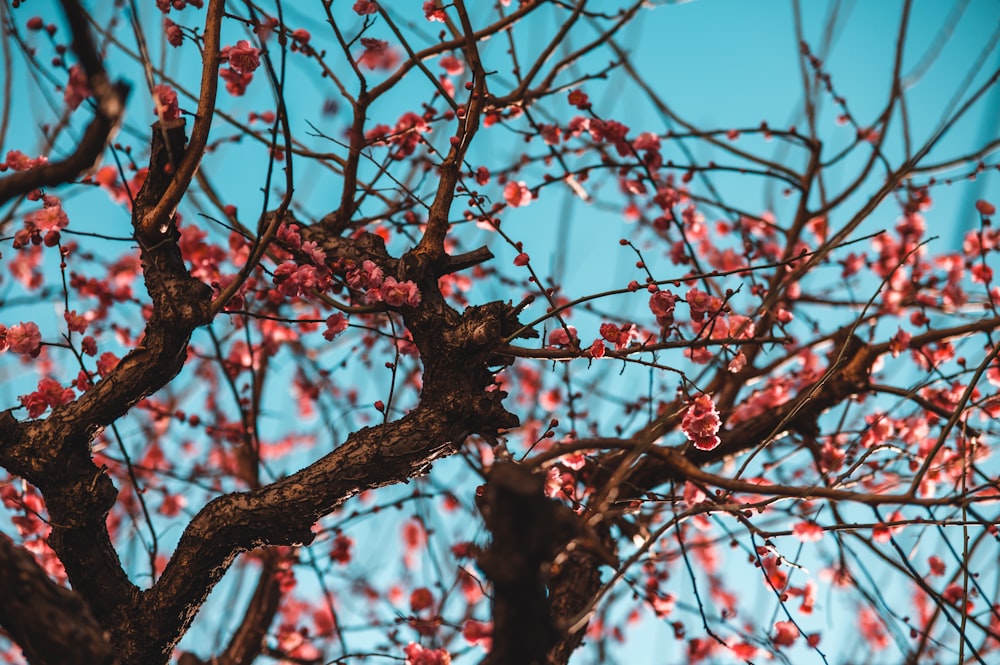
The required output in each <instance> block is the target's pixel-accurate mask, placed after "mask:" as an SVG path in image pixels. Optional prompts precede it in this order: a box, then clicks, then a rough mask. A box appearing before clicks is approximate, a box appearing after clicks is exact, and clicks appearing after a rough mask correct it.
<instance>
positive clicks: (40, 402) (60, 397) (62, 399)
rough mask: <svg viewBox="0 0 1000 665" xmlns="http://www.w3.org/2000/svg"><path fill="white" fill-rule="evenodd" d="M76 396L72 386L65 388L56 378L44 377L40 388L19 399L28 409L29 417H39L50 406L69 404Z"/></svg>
mask: <svg viewBox="0 0 1000 665" xmlns="http://www.w3.org/2000/svg"><path fill="white" fill-rule="evenodd" d="M74 397H76V393H74V392H73V389H72V388H63V387H62V385H60V383H59V382H58V381H56V380H55V379H50V378H44V379H42V380H41V381H39V382H38V390H36V391H35V392H33V393H30V394H28V395H21V396H20V397H19V398H18V399H19V400H20V401H21V404H22V405H23V406H25V407H26V408H27V409H28V417H29V418H37V417H38V416H40V415H42V414H43V413H45V411H46V410H47V409H48V408H49V407H52V408H53V409H54V408H56V407H57V406H59V405H61V404H69V403H70V402H72V401H73V398H74Z"/></svg>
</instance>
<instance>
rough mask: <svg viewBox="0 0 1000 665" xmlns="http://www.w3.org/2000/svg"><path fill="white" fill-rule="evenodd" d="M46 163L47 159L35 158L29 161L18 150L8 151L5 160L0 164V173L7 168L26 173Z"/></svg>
mask: <svg viewBox="0 0 1000 665" xmlns="http://www.w3.org/2000/svg"><path fill="white" fill-rule="evenodd" d="M48 163H49V159H48V157H36V158H35V159H31V158H30V157H28V156H27V155H25V154H24V153H23V152H21V151H20V150H8V151H7V157H6V160H5V161H4V163H3V164H0V171H3V170H4V169H5V168H9V169H12V170H14V171H27V170H28V169H32V168H34V167H36V166H42V165H44V164H48Z"/></svg>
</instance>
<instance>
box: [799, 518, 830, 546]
mask: <svg viewBox="0 0 1000 665" xmlns="http://www.w3.org/2000/svg"><path fill="white" fill-rule="evenodd" d="M792 535H793V536H795V537H796V538H798V539H799V540H800V541H802V542H803V543H815V542H818V541H819V540H820V539H821V538H822V537H823V529H822V528H821V527H820V526H819V525H818V524H816V523H815V522H813V521H807V522H797V523H796V524H795V526H793V527H792Z"/></svg>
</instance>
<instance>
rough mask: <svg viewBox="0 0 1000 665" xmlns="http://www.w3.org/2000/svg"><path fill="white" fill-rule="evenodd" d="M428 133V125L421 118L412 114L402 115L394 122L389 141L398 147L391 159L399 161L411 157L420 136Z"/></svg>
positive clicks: (429, 129)
mask: <svg viewBox="0 0 1000 665" xmlns="http://www.w3.org/2000/svg"><path fill="white" fill-rule="evenodd" d="M429 131H431V128H430V125H428V124H427V121H425V120H424V119H423V118H422V117H421V116H419V115H417V114H416V113H412V112H407V113H404V114H403V115H402V116H400V118H399V120H398V121H397V122H396V126H395V128H394V129H393V136H392V138H390V139H389V142H390V143H392V144H393V145H395V146H397V147H398V149H397V150H396V152H395V154H394V155H393V157H395V158H396V159H400V158H402V157H408V156H410V155H412V154H413V151H414V150H416V148H417V144H419V143H420V135H421V134H423V133H425V132H429Z"/></svg>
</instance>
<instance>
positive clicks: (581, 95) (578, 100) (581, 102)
mask: <svg viewBox="0 0 1000 665" xmlns="http://www.w3.org/2000/svg"><path fill="white" fill-rule="evenodd" d="M569 103H570V104H572V105H573V106H575V107H576V108H578V109H581V110H584V111H585V110H587V109H589V108H590V99H588V98H587V94H586V93H585V92H583V91H582V90H570V92H569Z"/></svg>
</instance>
